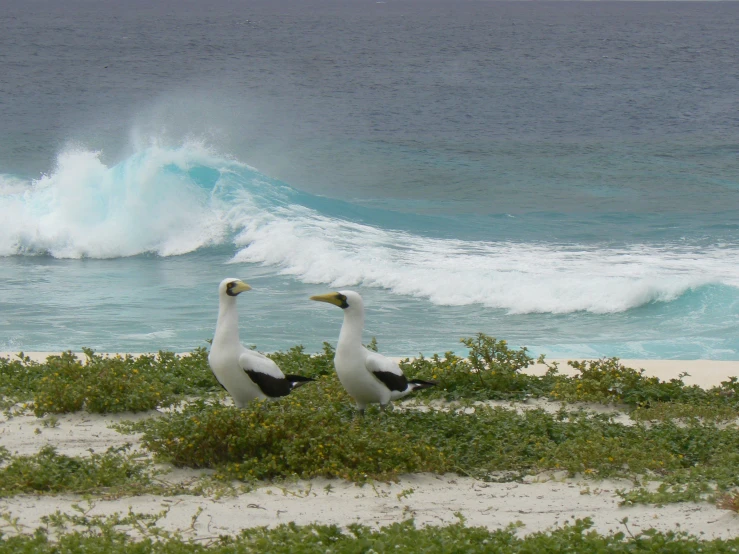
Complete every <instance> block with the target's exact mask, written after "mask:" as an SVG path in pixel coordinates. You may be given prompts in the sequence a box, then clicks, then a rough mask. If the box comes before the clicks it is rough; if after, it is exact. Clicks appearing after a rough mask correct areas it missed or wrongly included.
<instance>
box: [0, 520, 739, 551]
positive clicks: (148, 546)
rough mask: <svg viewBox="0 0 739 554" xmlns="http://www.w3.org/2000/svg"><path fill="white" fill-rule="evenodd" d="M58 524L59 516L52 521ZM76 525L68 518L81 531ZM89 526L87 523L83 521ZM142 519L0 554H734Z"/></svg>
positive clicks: (397, 528) (695, 547) (668, 537)
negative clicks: (204, 530) (192, 531)
mask: <svg viewBox="0 0 739 554" xmlns="http://www.w3.org/2000/svg"><path fill="white" fill-rule="evenodd" d="M55 519H58V520H63V519H64V514H61V515H60V516H59V517H57V518H55ZM84 519H85V518H81V517H76V518H74V523H75V524H76V525H77V526H78V527H79V526H83V524H84ZM88 519H89V518H88ZM154 523H155V522H151V521H149V519H147V518H146V517H145V516H143V515H141V516H139V515H137V514H129V515H128V516H126V517H111V518H108V520H100V519H98V520H95V521H91V522H90V525H89V527H88V528H83V529H82V530H76V531H71V532H61V533H60V534H59V536H58V537H57V538H56V539H55V540H54V539H52V538H50V537H49V536H48V534H47V533H46V531H45V529H43V528H40V529H39V530H37V531H36V532H35V533H33V534H24V535H20V536H13V537H5V536H3V537H0V553H3V554H4V553H6V552H7V553H11V552H12V553H13V554H30V553H34V554H36V553H37V554H45V553H49V554H51V553H57V552H90V553H100V554H103V553H105V554H139V553H140V554H149V553H151V554H198V553H212V554H233V553H242V554H248V553H261V552H270V553H272V554H282V553H285V554H293V553H297V552H299V553H301V554H325V553H327V552H332V553H335V554H360V553H368V552H374V553H377V554H384V553H398V552H401V553H421V552H449V553H459V554H462V553H464V554H468V553H469V554H474V553H489V552H511V553H513V552H516V553H520V554H535V553H542V552H581V553H588V554H601V553H610V554H620V553H624V554H626V553H634V552H639V553H644V554H647V553H650V552H652V553H655V554H692V553H694V552H701V553H703V554H719V553H729V552H736V551H737V548H739V539H736V538H733V539H727V540H724V539H714V540H704V539H701V538H699V537H696V536H694V535H690V534H688V533H685V532H672V531H669V532H664V533H663V532H659V531H655V530H653V529H649V530H645V531H641V532H638V533H636V534H633V533H632V531H631V529H630V528H629V525H628V518H625V519H624V520H623V521H622V522H621V523H622V525H623V527H624V531H619V532H616V533H612V534H606V535H604V534H601V533H599V532H597V531H595V530H593V529H592V527H593V522H592V520H591V519H590V518H585V519H582V520H580V519H578V520H575V521H573V522H572V523H566V524H565V525H563V526H562V527H560V528H558V529H555V530H552V531H544V532H537V533H531V534H529V535H526V536H523V537H522V536H519V534H518V533H517V527H516V526H515V525H512V526H509V527H507V528H505V529H499V530H494V531H491V530H488V529H485V528H483V527H468V526H466V525H465V524H464V523H463V522H459V523H455V524H452V525H447V526H443V527H439V526H426V527H421V528H419V527H417V526H416V525H415V524H414V522H413V521H412V520H408V521H403V522H399V523H393V524H391V525H388V526H385V527H381V528H380V529H372V528H370V527H368V526H365V525H359V524H353V525H349V526H348V527H347V528H346V529H341V528H340V527H338V526H336V525H305V526H298V525H296V524H294V523H289V524H282V525H278V526H276V527H274V528H266V527H257V528H247V529H244V530H243V531H242V533H241V534H240V535H238V536H237V537H227V536H222V537H217V538H212V539H211V540H210V541H208V542H207V543H205V544H204V543H203V541H197V540H188V539H185V538H183V536H182V534H179V533H174V534H171V533H166V532H163V531H161V530H158V528H156V527H154V525H153V524H154ZM131 526H136V527H137V528H138V529H143V530H144V531H145V533H146V534H145V536H144V537H143V538H141V539H138V540H137V539H134V538H131V537H130V536H129V535H128V534H127V533H126V531H125V527H131Z"/></svg>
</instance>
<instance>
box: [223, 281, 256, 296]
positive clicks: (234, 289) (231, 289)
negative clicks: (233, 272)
mask: <svg viewBox="0 0 739 554" xmlns="http://www.w3.org/2000/svg"><path fill="white" fill-rule="evenodd" d="M248 290H251V287H250V286H249V285H247V284H246V283H244V282H243V281H242V280H240V279H234V278H233V277H228V278H227V279H224V280H223V281H221V284H220V285H219V286H218V294H219V296H221V297H224V296H238V295H239V294H240V293H242V292H246V291H248Z"/></svg>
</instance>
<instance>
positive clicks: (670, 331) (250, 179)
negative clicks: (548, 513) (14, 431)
mask: <svg viewBox="0 0 739 554" xmlns="http://www.w3.org/2000/svg"><path fill="white" fill-rule="evenodd" d="M224 277H239V278H242V279H243V280H245V281H246V282H248V283H249V284H251V285H252V287H253V290H252V291H251V292H249V293H247V294H243V295H242V296H240V298H239V305H240V315H241V336H242V340H243V342H244V343H245V344H247V345H255V346H256V347H257V348H259V349H260V350H264V351H272V350H276V349H285V348H288V347H290V346H293V345H297V344H302V345H304V346H305V348H306V350H308V351H317V350H319V349H320V348H321V345H322V343H323V342H324V341H328V342H330V343H332V344H335V342H336V339H337V337H338V332H339V327H340V325H341V321H342V314H341V312H340V310H337V309H334V308H332V307H331V306H327V305H325V304H318V303H315V302H310V301H309V300H308V297H309V296H311V295H313V294H320V293H324V292H328V291H331V290H343V289H353V290H357V291H359V292H360V293H361V294H362V295H363V296H364V297H365V304H366V307H367V329H366V334H365V338H366V340H367V341H369V340H370V339H371V338H372V337H376V338H377V341H378V343H379V347H380V350H381V351H382V352H384V353H386V354H394V355H414V354H417V353H419V352H422V353H424V354H426V355H429V354H433V353H435V352H438V353H443V352H446V351H449V350H453V351H456V352H458V353H463V352H464V348H463V345H461V344H460V342H459V339H460V338H462V337H468V336H472V335H474V334H476V333H478V332H483V333H486V334H489V335H493V336H495V337H498V338H499V339H506V340H507V341H508V342H509V343H510V344H511V345H513V346H527V347H528V348H529V349H530V350H531V351H532V352H533V353H535V354H539V353H545V354H547V356H548V357H550V358H553V357H555V358H556V357H599V356H618V357H623V358H668V359H724V360H737V359H739V3H737V2H670V1H667V2H523V1H518V2H515V1H514V2H498V1H469V0H386V1H384V2H377V1H375V0H343V1H339V0H269V1H267V0H253V1H237V0H208V1H204V0H162V1H157V0H147V1H145V2H144V1H142V0H127V1H126V2H120V1H113V0H22V1H21V0H4V1H3V2H2V8H1V9H0V350H11V351H20V350H24V351H33V350H60V349H64V350H67V349H71V350H80V349H81V348H82V347H90V348H93V349H96V350H98V351H130V352H141V351H155V350H160V349H161V350H173V351H188V350H191V349H193V348H196V347H200V346H207V342H206V341H207V340H208V339H209V338H211V337H212V335H213V331H214V327H215V320H216V315H217V303H218V300H217V285H218V283H219V281H220V280H221V279H223V278H224Z"/></svg>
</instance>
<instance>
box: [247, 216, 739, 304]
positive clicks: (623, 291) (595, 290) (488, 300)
mask: <svg viewBox="0 0 739 554" xmlns="http://www.w3.org/2000/svg"><path fill="white" fill-rule="evenodd" d="M288 212H289V213H288ZM236 243H237V244H242V245H246V247H245V248H243V249H242V250H241V251H239V252H238V254H237V255H236V256H235V257H234V261H235V262H258V263H263V264H267V265H270V266H277V267H280V268H281V271H282V272H283V273H285V274H289V275H293V276H295V277H297V278H299V279H300V280H301V281H304V282H308V283H326V284H328V285H329V286H331V287H333V288H337V289H340V288H348V287H352V286H364V287H382V288H386V289H389V290H391V291H392V292H394V293H396V294H402V295H410V296H416V297H421V298H426V299H428V300H430V301H431V302H433V303H434V304H439V305H452V306H464V305H470V304H482V305H485V306H488V307H491V308H501V309H505V310H507V311H508V312H509V313H512V314H523V313H539V312H541V313H543V312H547V313H569V312H575V311H588V312H592V313H614V312H622V311H626V310H629V309H631V308H635V307H637V306H641V305H644V304H647V303H649V302H668V301H671V300H674V299H676V298H678V297H679V296H680V295H682V294H683V293H685V292H686V291H688V290H690V289H693V288H697V287H700V286H702V285H706V284H712V283H717V284H718V283H720V284H727V285H730V286H734V287H739V279H738V278H737V275H736V272H735V271H734V268H735V267H736V264H737V263H738V262H739V252H737V251H736V250H730V249H714V250H707V251H701V252H698V251H696V250H693V249H690V248H683V249H679V248H674V247H673V248H655V247H648V246H644V245H635V246H633V247H630V248H620V249H596V248H585V247H576V246H570V247H557V246H553V245H545V244H519V243H492V242H474V241H459V240H439V239H429V238H425V237H421V236H417V235H412V234H409V233H403V232H397V231H391V230H385V229H379V228H376V227H372V226H368V225H361V224H358V223H353V222H349V221H341V220H337V219H331V218H327V217H324V216H321V215H320V214H316V213H312V212H310V211H308V210H306V209H305V208H302V207H301V208H294V209H289V210H287V211H286V212H284V213H278V214H276V215H272V216H271V217H265V218H263V219H262V221H260V222H255V221H252V222H251V223H247V224H246V225H245V230H244V231H243V232H242V233H241V234H240V235H239V236H237V238H236Z"/></svg>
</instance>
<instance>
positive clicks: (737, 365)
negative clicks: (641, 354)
mask: <svg viewBox="0 0 739 554" xmlns="http://www.w3.org/2000/svg"><path fill="white" fill-rule="evenodd" d="M23 354H24V355H25V356H28V357H29V358H30V359H31V360H32V361H34V362H38V363H42V362H45V361H46V358H47V357H48V356H54V355H59V354H61V352H23ZM74 354H76V355H77V357H79V358H82V357H84V354H83V353H82V352H74ZM96 354H99V355H101V356H110V357H112V356H127V355H130V356H133V357H139V356H144V355H156V354H157V353H156V352H150V353H146V352H96ZM175 354H177V355H178V356H186V355H188V354H189V352H176V353H175ZM17 355H18V352H7V351H6V352H0V358H7V359H11V360H12V359H16V357H17ZM414 357H415V356H405V357H399V356H394V357H391V358H392V359H394V360H397V361H399V360H403V359H405V358H410V359H413V358H414ZM597 359H599V358H557V359H551V360H547V363H548V364H553V363H558V364H559V371H560V373H563V374H565V375H574V374H576V373H577V371H576V370H575V369H574V368H572V367H571V366H570V365H569V364H568V362H569V361H578V362H582V361H588V360H597ZM619 362H620V363H621V365H623V366H625V367H630V368H632V369H643V370H644V372H645V374H646V375H649V376H652V377H658V378H659V379H660V380H662V381H669V380H670V379H677V378H679V377H680V374H682V373H687V374H688V375H687V376H685V377H684V378H683V382H684V383H685V384H686V385H698V386H700V387H702V388H711V387H713V386H717V385H719V384H720V383H721V382H722V381H726V380H728V379H729V378H731V377H737V378H739V360H657V359H654V360H652V359H619ZM546 371H547V366H546V365H545V364H539V363H533V364H532V365H530V366H529V367H528V368H526V369H525V370H524V372H525V373H530V374H532V375H543V374H544V373H545V372H546Z"/></svg>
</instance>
